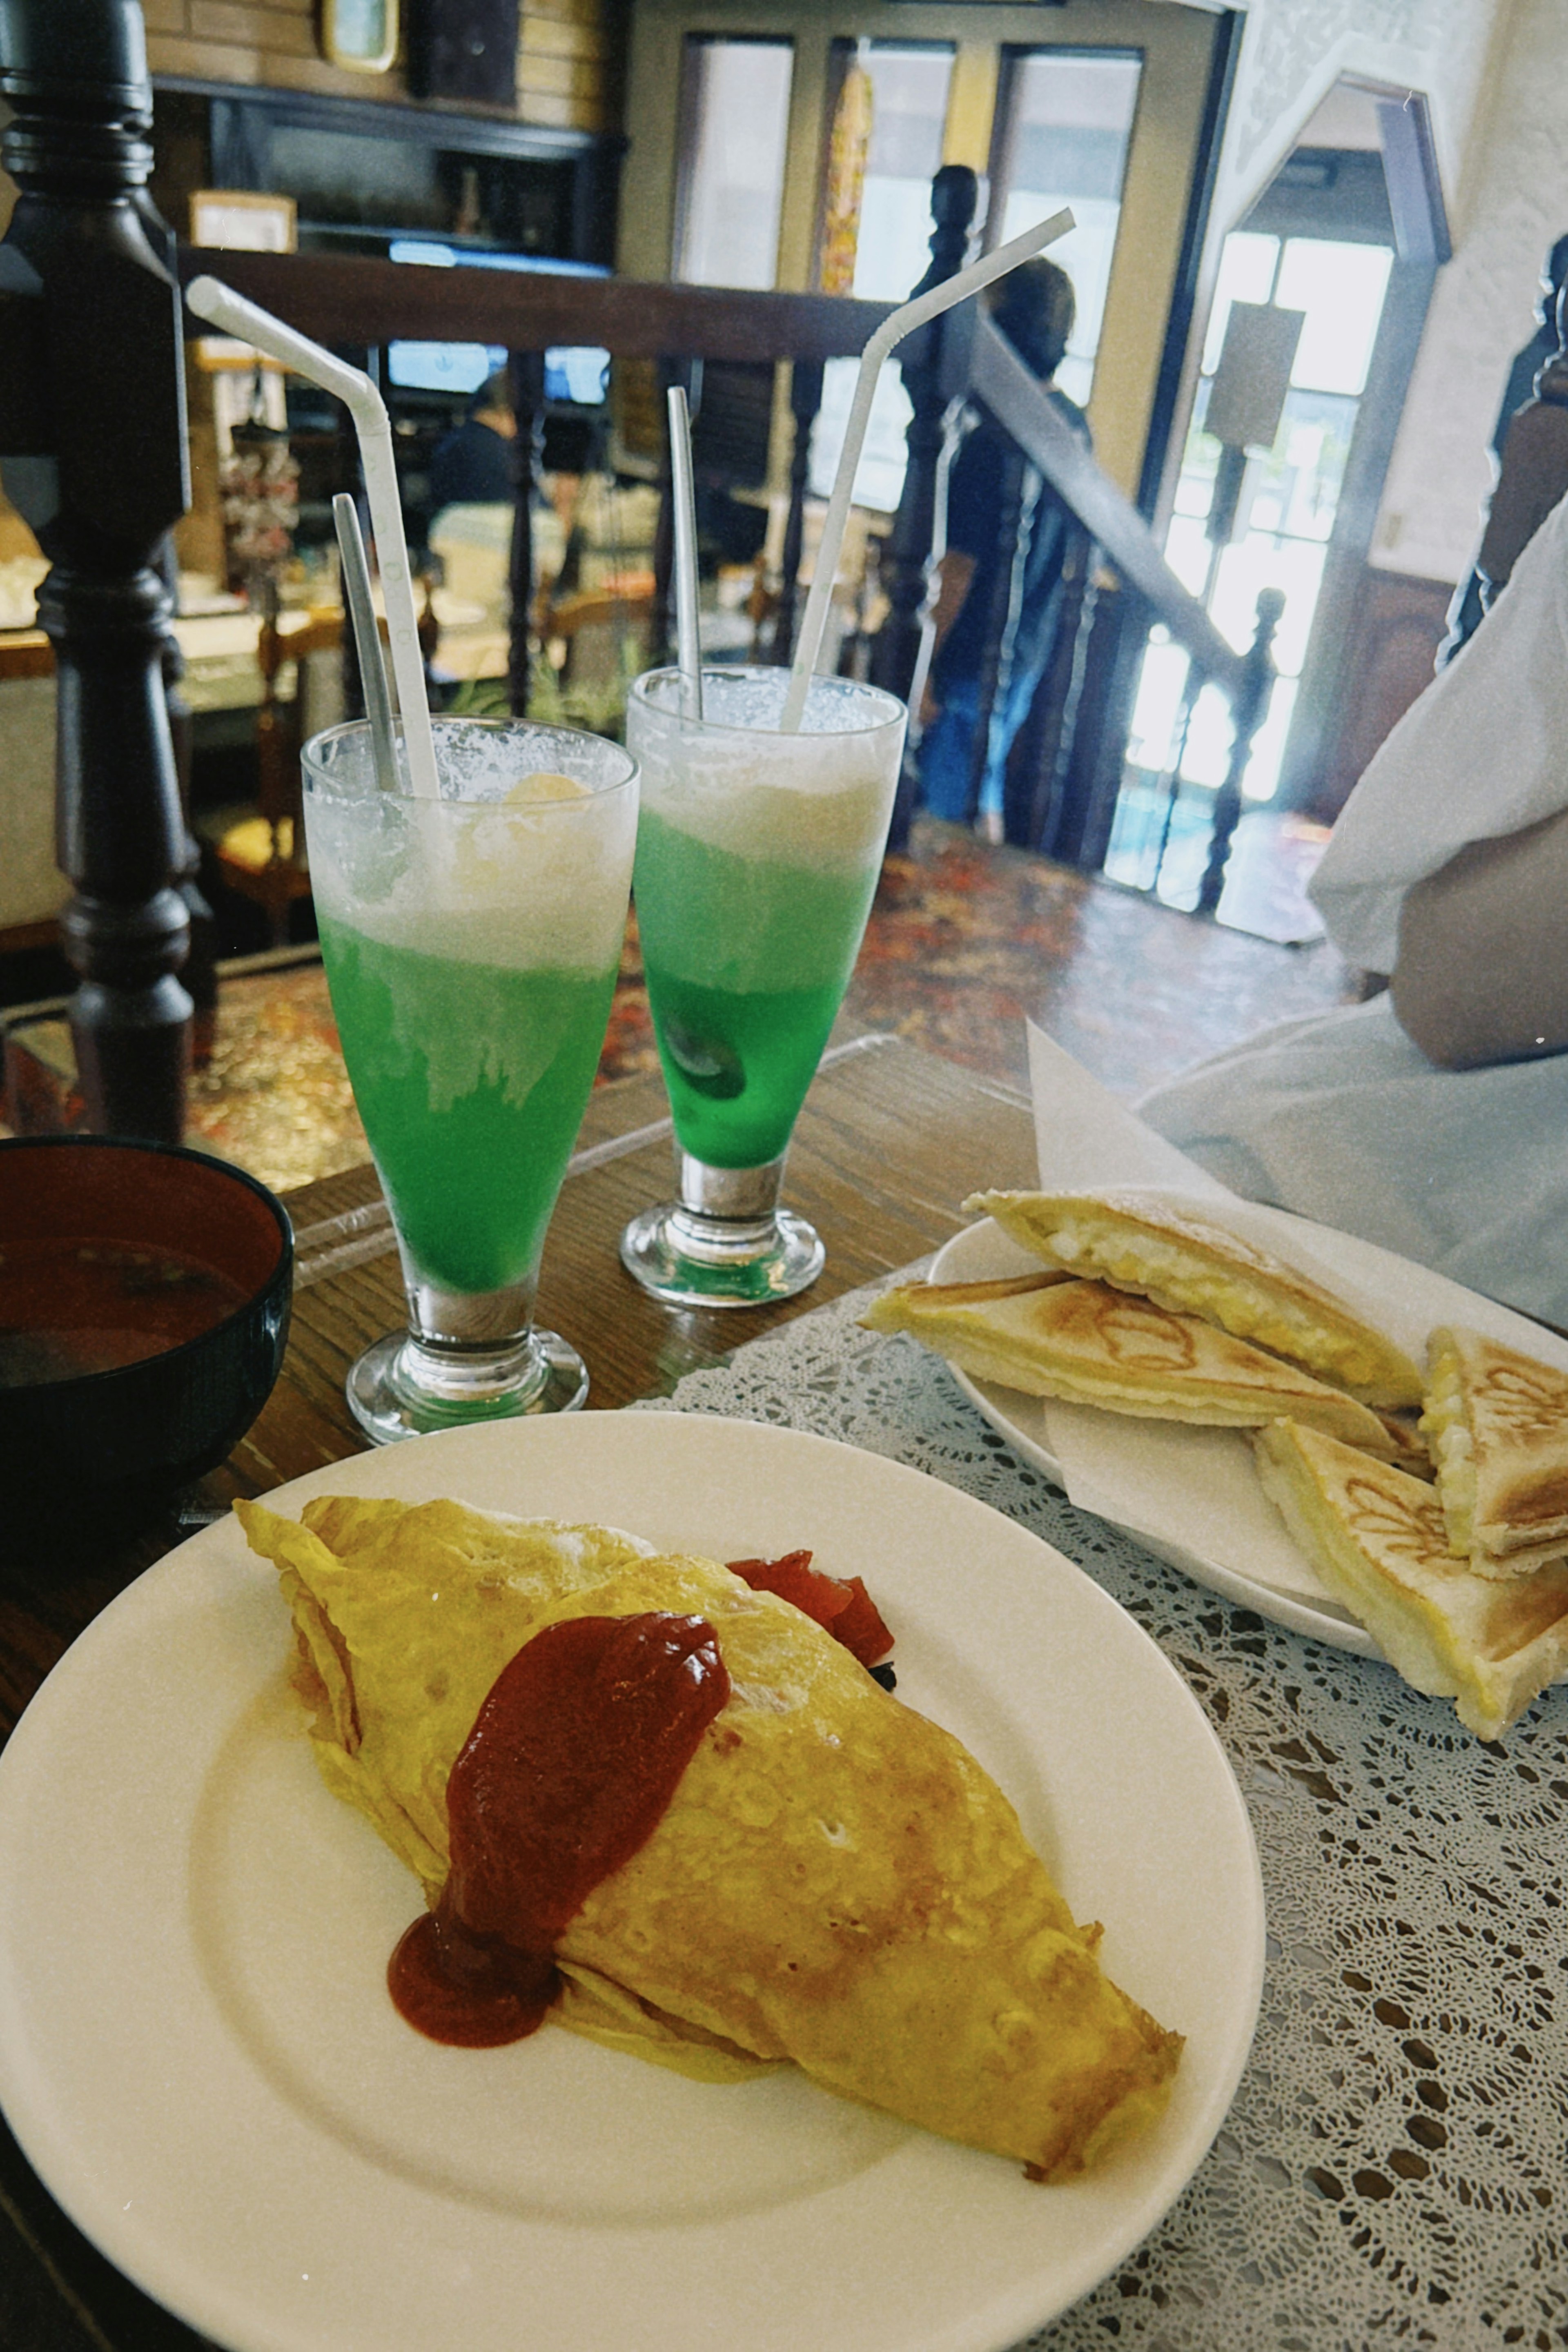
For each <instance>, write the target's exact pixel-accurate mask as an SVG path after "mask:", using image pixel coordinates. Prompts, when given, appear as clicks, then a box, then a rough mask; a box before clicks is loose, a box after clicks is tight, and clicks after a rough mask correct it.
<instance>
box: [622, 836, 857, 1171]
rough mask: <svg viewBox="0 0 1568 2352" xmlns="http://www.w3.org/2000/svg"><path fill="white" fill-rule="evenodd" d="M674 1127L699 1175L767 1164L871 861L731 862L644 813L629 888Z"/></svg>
mask: <svg viewBox="0 0 1568 2352" xmlns="http://www.w3.org/2000/svg"><path fill="white" fill-rule="evenodd" d="M633 887H634V891H635V895H636V898H637V923H638V928H639V931H640V934H641V939H642V950H643V964H644V968H645V970H646V971H647V986H648V1000H649V1003H650V1005H651V1008H652V1012H653V1022H654V1030H655V1034H657V1037H658V1050H659V1058H660V1060H661V1061H662V1063H663V1065H664V1076H665V1083H666V1085H667V1086H668V1089H669V1101H670V1108H671V1111H672V1112H673V1114H674V1118H675V1132H676V1134H677V1136H678V1137H679V1141H680V1145H681V1148H682V1150H686V1151H689V1152H690V1153H691V1154H692V1156H693V1157H694V1158H695V1159H698V1160H703V1161H705V1162H706V1163H707V1165H708V1166H709V1167H710V1168H760V1167H762V1166H763V1165H765V1163H766V1162H767V1161H769V1160H776V1159H777V1158H778V1157H779V1155H780V1153H781V1152H782V1151H783V1150H784V1148H785V1146H786V1145H787V1144H788V1142H789V1139H790V1132H791V1129H793V1128H794V1126H795V1119H796V1118H797V1117H798V1116H799V1112H800V1107H801V1104H802V1103H803V1102H804V1101H805V1092H806V1088H807V1087H809V1086H810V1084H811V1081H812V1078H813V1076H814V1075H815V1074H816V1065H817V1062H818V1061H819V1059H820V1058H821V1055H822V1049H823V1047H824V1045H826V1043H827V1034H828V1032H829V1030H830V1029H831V1028H832V1026H833V1022H834V1016H835V1015H836V1013H837V1011H838V1007H839V1004H840V1003H841V1002H842V1000H843V996H844V991H845V989H846V988H847V985H848V982H849V975H850V973H851V971H853V970H854V967H855V958H856V955H857V953H858V950H859V946H860V938H861V934H862V932H863V931H864V929H865V928H866V917H867V915H868V912H869V910H870V905H871V897H872V893H873V891H874V890H875V888H876V887H877V867H876V864H875V862H874V861H873V862H870V863H868V864H866V865H850V866H802V865H792V864H786V863H784V862H783V861H782V860H777V859H771V858H755V857H742V856H737V855H736V854H735V852H734V851H732V850H727V849H721V848H718V847H716V846H715V845H713V844H712V843H710V842H706V841H701V840H699V839H698V838H697V837H696V835H693V834H689V833H687V832H685V831H683V830H681V829H680V828H679V827H677V826H675V825H672V824H667V823H666V822H665V821H664V820H663V819H662V818H660V817H658V816H656V815H654V814H652V813H651V811H650V810H649V808H648V806H647V801H646V800H645V802H644V804H643V812H642V820H641V824H640V825H639V827H638V831H637V873H636V879H635V882H634V886H633Z"/></svg>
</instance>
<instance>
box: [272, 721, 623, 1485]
mask: <svg viewBox="0 0 1568 2352" xmlns="http://www.w3.org/2000/svg"><path fill="white" fill-rule="evenodd" d="M434 726H435V738H436V751H437V769H438V772H439V775H440V781H441V794H442V796H441V798H440V799H439V800H438V801H437V800H423V799H419V798H416V797H415V796H413V795H410V794H405V793H390V792H384V791H382V790H380V789H379V788H378V786H377V784H376V781H375V777H374V769H373V764H372V756H371V750H370V744H369V740H368V730H365V729H364V728H363V727H362V726H358V725H353V726H348V727H341V728H333V729H331V730H329V731H328V732H327V733H326V734H325V735H321V736H318V737H317V738H316V740H314V741H313V742H312V743H310V744H309V745H308V746H307V747H306V751H305V774H306V786H307V790H306V829H307V837H308V840H309V844H310V873H311V887H312V890H313V893H314V896H315V900H316V908H317V913H318V917H319V919H320V924H321V950H322V954H323V957H324V959H325V962H326V968H327V979H328V983H329V986H330V987H331V997H332V1011H333V1013H334V1016H335V1018H336V1020H337V1024H338V1030H339V1034H340V1035H341V1037H342V1047H343V1058H344V1060H345V1062H346V1063H347V1065H348V1071H349V1076H350V1079H351V1081H352V1082H353V1090H354V1100H355V1102H356V1104H357V1105H358V1108H359V1112H360V1116H361V1118H363V1122H364V1129H365V1133H366V1135H367V1137H368V1138H369V1140H370V1147H371V1151H372V1153H373V1155H374V1160H375V1164H376V1169H377V1172H378V1173H379V1175H380V1177H381V1181H382V1186H383V1189H384V1192H385V1194H386V1198H387V1202H388V1205H389V1206H390V1208H391V1211H392V1216H393V1223H394V1224H395V1229H396V1233H397V1239H398V1245H399V1248H400V1250H401V1253H402V1257H403V1270H404V1278H405V1286H406V1289H407V1295H408V1309H409V1327H410V1328H409V1330H408V1332H407V1333H406V1334H401V1333H399V1334H395V1335H394V1336H393V1337H391V1338H390V1339H384V1340H381V1341H379V1342H378V1343H377V1344H376V1346H375V1347H374V1348H373V1349H370V1350H369V1351H368V1353H367V1354H366V1355H364V1356H363V1357H362V1358H361V1359H360V1360H359V1362H358V1363H357V1364H356V1365H355V1366H354V1368H353V1371H352V1372H351V1374H350V1376H349V1391H348V1392H349V1402H350V1403H351V1405H352V1406H353V1411H354V1413H355V1415H356V1417H357V1418H358V1420H359V1421H360V1423H361V1424H362V1426H363V1427H364V1428H365V1429H366V1430H367V1431H368V1433H370V1435H371V1436H372V1437H374V1438H376V1439H378V1440H382V1441H385V1440H387V1439H390V1438H394V1437H401V1436H408V1435H412V1434H414V1433H416V1431H419V1430H423V1429H430V1428H439V1427H444V1426H446V1425H447V1423H451V1422H453V1421H466V1420H473V1419H476V1418H488V1417H490V1416H492V1415H496V1414H501V1413H515V1412H542V1411H550V1410H554V1409H559V1408H561V1407H563V1406H570V1405H574V1404H579V1403H581V1402H582V1400H583V1396H584V1393H585V1391H586V1386H587V1375H586V1373H585V1371H584V1369H583V1365H582V1360H581V1359H580V1358H579V1357H578V1356H577V1354H576V1351H575V1350H574V1349H572V1348H571V1347H570V1346H569V1345H568V1344H567V1343H566V1342H565V1341H563V1340H562V1339H559V1338H558V1337H557V1336H556V1335H555V1334H554V1333H552V1332H544V1331H535V1330H534V1329H533V1328H531V1321H532V1308H533V1297H534V1292H535V1289H536V1288H537V1285H538V1277H539V1264H540V1257H541V1254H542V1249H543V1246H544V1236H545V1230H546V1227H547V1226H548V1224H549V1222H550V1217H551V1213H552V1210H553V1208H554V1205H555V1198H556V1194H557V1193H558V1192H559V1191H560V1188H561V1182H562V1179H563V1175H564V1173H565V1170H566V1163H567V1160H568V1159H569V1158H570V1156H571V1152H572V1147H573V1144H574V1141H575V1139H576V1134H577V1129H578V1126H579V1124H580V1123H581V1120H582V1117H583V1111H584V1106H585V1105H586V1102H587V1099H588V1095H589V1091H590V1089H591V1087H592V1086H593V1083H594V1073H595V1068H596V1066H597V1064H598V1058H599V1053H600V1049H601V1047H602V1045H603V1044H604V1038H605V1025H606V1023H607V1021H608V1018H609V1010H610V1000H611V996H612V993H613V992H614V988H615V982H616V969H617V965H618V961H619V955H620V946H621V935H622V931H623V929H624V928H625V923H626V897H627V888H628V884H629V880H630V871H631V859H632V849H633V844H634V839H635V834H636V825H637V770H636V766H635V764H634V762H633V761H631V760H629V759H628V758H627V757H626V753H625V752H623V751H619V750H618V749H617V748H616V746H615V745H614V744H611V743H605V742H601V741H599V740H597V739H595V737H593V736H587V735H579V734H576V733H574V732H573V731H572V730H567V729H563V728H540V727H531V726H525V725H521V724H505V723H502V724H497V723H495V722H489V721H483V720H472V719H468V720H444V719H437V720H436V721H435V722H434Z"/></svg>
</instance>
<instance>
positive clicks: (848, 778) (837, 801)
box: [626, 670, 903, 871]
mask: <svg viewBox="0 0 1568 2352" xmlns="http://www.w3.org/2000/svg"><path fill="white" fill-rule="evenodd" d="M667 675H668V676H669V677H673V673H668V674H667ZM788 682H789V681H788V677H787V674H786V673H785V672H784V671H783V670H778V671H773V672H769V673H766V674H765V675H764V676H763V677H758V676H756V675H755V674H754V673H752V674H747V673H741V674H738V675H737V676H735V677H725V676H723V674H722V673H717V672H709V673H706V674H705V676H704V681H703V695H704V703H703V724H702V725H701V726H700V728H699V727H692V726H683V725H681V724H679V710H678V705H677V703H676V700H675V689H674V688H670V689H669V691H668V694H667V693H666V691H665V685H666V679H665V677H656V678H655V679H653V680H650V681H644V688H643V691H644V692H646V694H647V703H646V704H645V703H644V702H643V701H642V700H640V699H639V698H638V697H637V696H634V698H633V701H632V704H631V707H630V709H629V710H628V712H627V715H626V742H627V747H628V749H629V750H630V751H632V752H633V754H634V755H635V757H636V758H637V760H638V761H639V762H640V764H641V767H642V772H643V800H644V804H645V806H646V807H647V809H648V810H649V811H650V812H652V813H653V814H657V815H658V816H659V817H660V818H661V819H662V820H663V821H664V822H665V823H666V824H669V825H673V826H675V827H676V828H677V829H678V830H679V831H680V832H683V833H688V834H690V835H693V836H694V837H695V838H696V839H698V840H700V841H703V842H706V843H708V844H710V845H711V846H713V847H715V848H718V849H723V850H726V851H728V852H729V853H730V854H731V855H732V856H736V857H743V858H749V859H755V860H758V861H766V862H768V863H770V864H783V865H788V866H804V867H807V868H811V869H816V870H831V869H837V870H839V871H845V870H848V871H858V870H859V869H861V868H864V867H865V866H868V865H871V864H873V863H874V862H875V861H876V860H878V859H879V857H880V856H881V854H882V845H883V842H884V839H885V837H886V835H887V830H888V818H889V812H890V810H891V808H892V801H893V793H894V790H895V787H896V786H897V783H898V777H899V760H900V752H901V751H902V747H903V729H902V727H901V726H900V725H898V724H897V723H896V722H890V721H889V717H888V712H889V698H887V697H885V696H882V695H879V694H877V695H873V694H871V693H869V692H868V691H866V690H865V689H863V688H857V687H855V686H853V685H852V684H850V683H849V682H848V681H846V680H840V679H818V680H816V681H815V682H814V690H813V698H812V701H811V704H810V705H809V706H808V709H807V712H806V723H805V728H804V729H803V730H802V731H801V732H800V733H799V734H796V735H785V734H782V733H780V732H779V731H778V713H779V710H780V709H782V707H783V701H784V692H785V689H786V688H787V686H788ZM817 689H822V691H820V692H819V691H818V690H817Z"/></svg>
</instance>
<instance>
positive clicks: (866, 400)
mask: <svg viewBox="0 0 1568 2352" xmlns="http://www.w3.org/2000/svg"><path fill="white" fill-rule="evenodd" d="M1073 225H1074V224H1073V216H1072V215H1071V213H1070V212H1067V211H1063V212H1059V213H1053V214H1052V215H1051V217H1050V218H1049V220H1045V221H1040V222H1038V223H1037V225H1036V226H1035V227H1033V228H1029V229H1026V230H1025V231H1024V234H1023V235H1022V236H1016V237H1014V238H1013V239H1012V240H1011V242H1010V243H1009V244H1006V245H999V246H998V247H997V248H996V250H995V252H994V253H986V254H983V255H982V256H981V257H980V259H979V260H978V261H972V262H971V263H970V265H969V267H968V268H967V269H961V270H960V271H959V272H958V274H957V276H956V277H953V278H943V280H942V284H941V285H940V286H933V287H931V289H930V291H929V292H928V293H925V294H918V295H917V296H916V297H915V299H914V300H913V301H912V302H906V303H905V304H904V306H903V308H902V310H895V311H894V312H893V313H892V316H891V317H890V318H887V319H884V320H883V321H882V323H881V325H880V326H879V327H878V328H876V329H875V330H874V331H873V332H872V334H871V337H870V339H869V341H868V343H867V345H866V348H865V350H864V351H863V352H861V354H860V373H859V374H858V376H857V377H856V379H855V397H854V399H853V400H852V401H851V403H850V404H849V422H848V424H847V426H846V427H845V433H844V447H843V449H842V451H841V452H840V454H839V459H838V471H837V474H835V476H834V478H833V492H832V496H831V497H830V498H829V499H828V501H827V513H826V518H825V520H824V521H823V526H822V539H821V541H820V543H819V545H818V547H817V551H816V563H815V565H814V566H813V568H812V575H811V593H810V594H809V595H808V596H807V598H806V600H805V615H804V617H803V618H802V621H801V625H800V642H799V644H798V645H797V646H796V647H795V666H794V667H793V668H792V670H791V671H790V680H789V691H788V693H787V694H786V695H785V697H784V713H783V716H782V717H781V719H780V720H779V727H780V730H781V731H782V732H783V733H784V734H785V735H795V734H798V733H799V731H800V722H801V720H802V719H804V718H805V698H806V696H807V695H808V693H809V692H810V690H811V680H812V676H813V673H814V672H815V670H816V665H817V661H818V658H819V656H820V655H821V652H822V638H823V632H824V630H825V629H826V625H827V608H828V605H829V604H830V603H831V602H832V598H833V583H834V582H835V580H836V579H837V574H838V557H839V553H840V551H841V550H842V548H843V545H844V527H845V525H846V523H847V521H848V520H849V502H850V499H852V498H853V496H854V492H855V475H856V470H857V468H858V466H859V463H860V449H861V446H862V444H863V443H864V441H865V438H866V426H867V424H868V421H869V418H870V415H871V403H872V401H873V400H874V399H875V398H876V394H877V377H878V375H879V373H880V370H881V365H882V362H883V361H884V360H885V359H886V358H887V357H888V355H889V352H891V351H892V350H893V348H894V346H895V344H898V343H901V342H902V341H903V340H904V337H905V336H906V335H910V334H912V333H913V332H914V331H915V329H916V328H917V327H923V326H925V325H926V324H927V323H928V322H929V321H930V320H932V319H938V318H940V317H941V316H942V312H943V311H944V310H952V307H953V305H954V304H955V303H957V302H963V301H964V300H966V299H968V297H969V296H970V295H971V294H977V293H978V292H979V291H980V289H981V288H982V287H983V286H990V285H992V284H993V283H994V280H995V279H996V278H1005V276H1006V274H1007V272H1008V270H1009V269H1016V268H1017V266H1018V264H1019V262H1020V261H1027V260H1028V258H1029V257H1030V255H1031V254H1035V253H1038V252H1040V251H1041V250H1042V248H1043V247H1046V246H1047V245H1054V244H1055V243H1056V240H1057V239H1058V236H1066V235H1067V233H1068V229H1070V228H1071V227H1072V226H1073Z"/></svg>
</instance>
